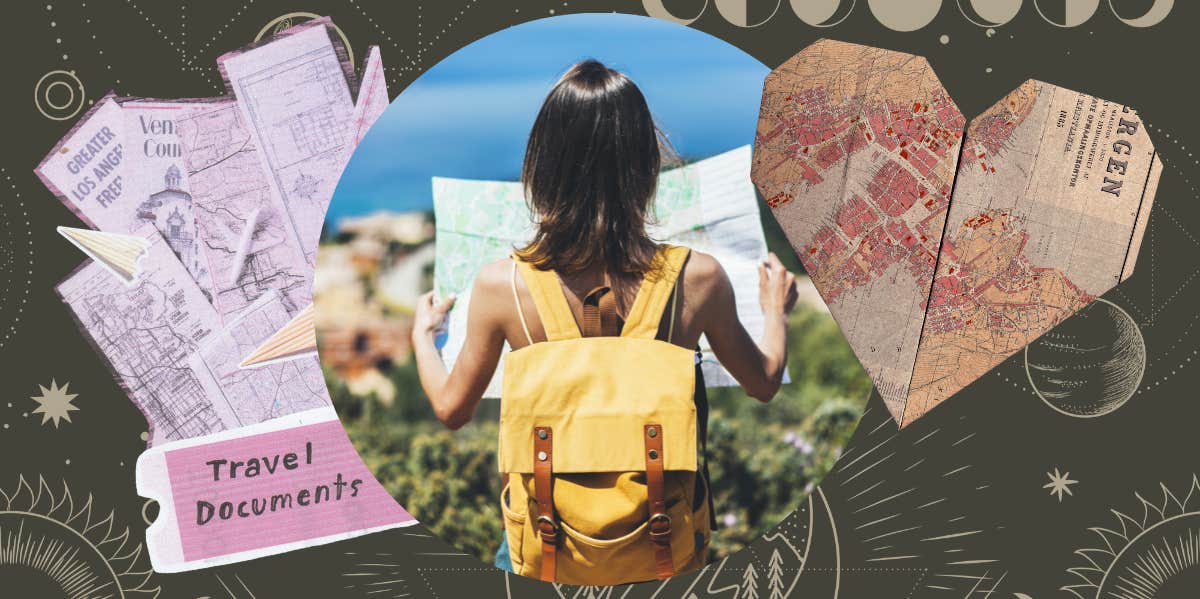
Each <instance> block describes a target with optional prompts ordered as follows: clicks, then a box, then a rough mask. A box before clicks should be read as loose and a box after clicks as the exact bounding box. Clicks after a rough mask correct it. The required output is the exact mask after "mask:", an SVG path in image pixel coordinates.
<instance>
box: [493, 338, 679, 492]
mask: <svg viewBox="0 0 1200 599" xmlns="http://www.w3.org/2000/svg"><path fill="white" fill-rule="evenodd" d="M504 368H505V370H504V378H503V381H504V389H503V392H502V396H503V397H504V399H503V400H502V401H501V404H500V449H499V462H500V464H499V465H500V471H501V472H509V473H520V474H529V473H532V472H533V471H534V462H535V456H534V450H533V447H534V429H535V427H548V428H550V429H551V430H553V432H554V472H555V473H556V474H558V473H563V474H567V473H587V472H633V471H644V470H645V469H646V456H645V451H646V449H645V440H644V439H643V434H644V432H645V431H644V426H645V425H647V424H657V425H659V426H660V427H661V428H662V432H661V435H662V437H661V438H662V443H663V449H662V458H663V468H664V470H667V471H691V472H695V471H696V469H697V460H696V455H697V451H696V449H697V448H696V404H695V401H694V394H695V385H696V379H695V366H694V354H693V352H692V351H691V350H689V349H685V348H682V347H679V346H676V345H672V344H670V343H666V342H663V341H655V340H651V339H636V338H630V337H590V338H579V339H572V340H566V341H558V342H547V343H536V344H534V345H531V346H528V347H525V348H522V349H520V350H518V351H514V352H512V353H510V354H509V355H508V356H507V357H506V359H505V365H504ZM613 373H620V374H619V375H618V376H613Z"/></svg>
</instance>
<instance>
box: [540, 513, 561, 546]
mask: <svg viewBox="0 0 1200 599" xmlns="http://www.w3.org/2000/svg"><path fill="white" fill-rule="evenodd" d="M537 525H538V535H540V536H541V537H542V542H543V543H551V544H553V543H557V542H558V523H557V522H555V521H554V519H553V518H551V517H549V516H538V518H537Z"/></svg>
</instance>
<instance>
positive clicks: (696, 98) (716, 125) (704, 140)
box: [327, 14, 769, 224]
mask: <svg viewBox="0 0 1200 599" xmlns="http://www.w3.org/2000/svg"><path fill="white" fill-rule="evenodd" d="M389 58H391V59H393V60H398V58H396V57H389V56H388V54H387V52H386V50H385V51H384V53H383V59H384V62H385V64H386V63H387V61H388V59H389ZM584 58H596V59H598V60H601V61H603V62H605V63H607V64H609V66H612V67H614V68H617V69H619V70H621V71H623V72H625V73H626V74H628V75H629V76H630V77H631V78H633V80H634V81H635V82H637V84H638V86H639V87H640V88H641V89H642V92H643V93H644V94H645V95H646V99H647V101H648V102H649V104H650V109H651V111H653V113H654V115H655V118H656V120H657V121H658V123H659V126H660V127H662V128H663V129H664V130H665V131H666V132H667V134H668V135H669V136H670V138H671V140H672V142H673V143H674V144H675V146H676V148H677V149H678V150H679V151H680V153H682V154H683V155H685V156H687V157H691V158H701V157H706V156H710V155H712V154H717V153H719V152H723V151H725V150H729V149H732V148H735V147H738V146H741V145H744V144H749V143H752V142H753V139H754V128H755V122H756V120H757V118H758V104H759V97H760V94H761V92H762V81H763V78H764V77H765V76H766V74H767V72H768V71H769V69H767V67H765V66H764V65H762V64H761V63H759V62H758V61H757V60H755V59H754V58H752V57H751V56H749V55H748V54H746V53H744V52H742V51H741V50H739V49H737V48H735V47H734V46H732V45H729V44H727V43H726V42H723V41H721V40H719V39H717V38H715V37H712V36H710V35H708V34H706V33H703V32H701V31H697V30H694V29H689V28H687V27H683V26H681V25H676V24H674V23H669V22H666V21H661V20H658V19H651V18H648V17H636V16H632V15H617V14H584V15H570V16H560V17H552V18H548V19H542V20H538V21H534V22H531V23H526V24H523V25H519V26H516V27H512V28H509V29H506V30H503V31H500V32H497V33H495V34H492V35H490V36H488V37H486V38H484V39H482V40H479V41H477V42H475V43H473V44H471V45H469V46H467V47H465V48H463V49H461V50H459V51H457V52H455V53H454V54H452V55H450V56H449V57H447V58H446V59H444V60H443V61H441V62H440V63H438V64H437V65H435V66H434V67H432V68H431V69H430V70H429V71H427V72H426V73H425V74H423V75H422V76H421V77H420V78H418V79H417V80H416V81H414V82H413V83H412V85H410V86H409V87H408V88H407V89H405V90H404V91H403V93H401V94H400V96H399V97H397V98H396V100H395V101H394V102H392V104H391V106H390V107H388V110H387V111H386V112H385V113H384V114H383V116H382V117H380V119H379V121H378V122H376V123H375V126H374V127H372V128H371V131H370V132H368V133H367V136H366V138H364V139H363V141H362V143H361V144H360V145H359V147H358V149H357V151H355V153H354V156H353V157H352V158H351V159H350V162H349V164H348V165H347V167H346V170H345V172H344V173H343V175H342V179H341V181H340V182H339V184H338V188H337V191H336V192H335V194H334V197H333V201H332V202H331V203H330V206H329V213H328V216H327V220H329V221H330V222H331V223H334V224H336V222H337V220H338V219H339V218H341V217H345V216H355V215H361V214H367V213H371V212H375V211H378V210H391V211H395V212H404V211H411V210H426V209H429V208H431V207H432V205H433V199H432V196H431V190H430V177H434V176H441V177H459V178H466V179H501V180H515V179H516V178H517V176H518V173H519V171H520V166H521V158H522V156H523V153H524V150H525V141H526V136H527V135H528V133H529V128H530V126H531V125H532V124H533V119H534V117H535V116H536V114H537V110H538V107H539V106H540V105H541V102H542V99H543V98H544V97H545V95H546V92H547V91H549V88H550V86H551V85H552V84H553V83H554V81H555V80H557V79H558V77H559V75H560V74H562V72H563V71H565V70H566V69H567V68H568V67H569V66H570V65H571V64H573V63H574V62H576V61H578V60H581V59H584Z"/></svg>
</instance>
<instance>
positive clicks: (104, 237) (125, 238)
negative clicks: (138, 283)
mask: <svg viewBox="0 0 1200 599" xmlns="http://www.w3.org/2000/svg"><path fill="white" fill-rule="evenodd" d="M57 230H58V233H59V235H62V236H63V237H65V238H66V240H67V241H70V242H71V243H72V244H74V245H75V247H77V248H79V249H80V250H82V251H83V253H85V254H87V255H88V257H90V258H91V259H92V260H95V261H96V262H97V263H99V264H100V265H101V266H103V267H104V268H105V269H107V270H108V271H109V272H111V273H112V274H114V275H116V276H117V277H119V278H120V279H121V280H123V281H125V282H126V283H129V282H132V281H133V280H134V279H137V276H138V273H139V272H140V266H139V263H140V262H141V259H142V257H143V256H145V255H146V248H147V247H149V245H150V241H149V240H147V239H146V238H144V237H139V236H137V235H119V234H117V233H105V232H103V231H93V230H91V229H76V228H72V227H58V229H57Z"/></svg>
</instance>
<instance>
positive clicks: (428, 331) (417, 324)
mask: <svg viewBox="0 0 1200 599" xmlns="http://www.w3.org/2000/svg"><path fill="white" fill-rule="evenodd" d="M455 299H456V298H455V296H454V294H450V296H449V297H446V298H445V299H443V300H441V301H439V302H435V301H434V299H433V292H432V291H430V292H428V293H426V294H424V295H422V296H421V297H420V298H419V299H418V300H417V309H416V313H415V314H414V315H413V332H412V334H413V340H414V341H415V340H416V339H418V338H420V337H432V336H433V335H434V333H435V332H436V331H437V330H438V329H439V328H440V327H441V326H442V322H444V321H445V320H446V314H447V313H448V312H450V308H451V307H452V306H453V305H454V300H455Z"/></svg>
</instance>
